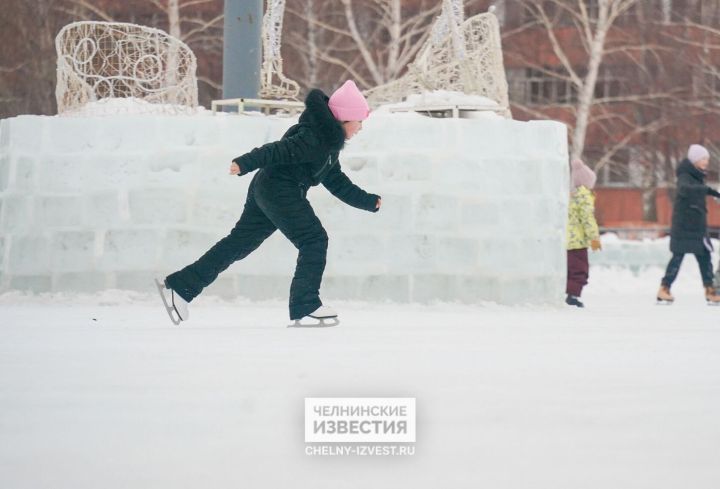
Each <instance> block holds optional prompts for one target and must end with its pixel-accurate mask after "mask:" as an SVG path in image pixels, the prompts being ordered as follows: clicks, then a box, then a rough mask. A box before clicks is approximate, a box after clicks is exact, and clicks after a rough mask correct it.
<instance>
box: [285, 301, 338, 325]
mask: <svg viewBox="0 0 720 489" xmlns="http://www.w3.org/2000/svg"><path fill="white" fill-rule="evenodd" d="M338 324H340V320H339V319H338V315H337V312H335V310H334V309H333V308H332V307H329V306H320V307H318V308H317V309H315V310H314V311H313V312H311V313H310V314H308V315H307V316H305V317H303V318H301V319H296V320H295V322H294V323H293V324H290V325H288V328H329V327H330V326H337V325H338Z"/></svg>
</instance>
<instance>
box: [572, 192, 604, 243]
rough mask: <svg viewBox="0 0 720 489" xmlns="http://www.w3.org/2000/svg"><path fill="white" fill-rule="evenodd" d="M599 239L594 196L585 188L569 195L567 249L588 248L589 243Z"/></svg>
mask: <svg viewBox="0 0 720 489" xmlns="http://www.w3.org/2000/svg"><path fill="white" fill-rule="evenodd" d="M599 238H600V231H599V230H598V225H597V221H596V220H595V196H594V195H593V193H592V192H591V191H590V189H588V188H587V187H585V186H582V185H581V186H580V187H578V188H577V190H575V192H573V193H572V194H570V205H569V208H568V226H567V249H568V250H578V249H581V248H589V247H590V242H591V241H592V240H594V239H599Z"/></svg>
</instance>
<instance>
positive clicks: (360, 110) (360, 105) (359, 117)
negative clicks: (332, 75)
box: [328, 80, 370, 122]
mask: <svg viewBox="0 0 720 489" xmlns="http://www.w3.org/2000/svg"><path fill="white" fill-rule="evenodd" d="M328 107H330V111H331V112H332V113H333V115H334V116H335V118H336V119H337V120H339V121H340V122H345V121H364V120H365V119H367V118H368V115H370V106H369V105H368V103H367V100H365V97H364V96H363V94H362V93H360V90H359V89H358V87H357V85H355V82H354V81H352V80H348V81H346V82H345V83H343V86H341V87H340V88H338V89H337V90H335V92H334V93H333V94H332V95H331V96H330V101H329V102H328Z"/></svg>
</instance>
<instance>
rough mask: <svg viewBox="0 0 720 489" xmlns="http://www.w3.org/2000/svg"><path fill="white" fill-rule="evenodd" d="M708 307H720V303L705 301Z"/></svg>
mask: <svg viewBox="0 0 720 489" xmlns="http://www.w3.org/2000/svg"><path fill="white" fill-rule="evenodd" d="M705 302H706V303H707V305H708V306H712V307H717V306H720V302H713V301H705Z"/></svg>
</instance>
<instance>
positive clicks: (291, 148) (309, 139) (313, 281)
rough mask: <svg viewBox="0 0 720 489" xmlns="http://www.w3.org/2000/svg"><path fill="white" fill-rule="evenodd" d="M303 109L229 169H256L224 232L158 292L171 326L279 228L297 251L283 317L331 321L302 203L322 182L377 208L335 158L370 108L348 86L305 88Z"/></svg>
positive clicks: (352, 201) (316, 234) (323, 250)
mask: <svg viewBox="0 0 720 489" xmlns="http://www.w3.org/2000/svg"><path fill="white" fill-rule="evenodd" d="M305 106H306V108H305V111H304V112H303V113H302V115H301V116H300V120H299V122H298V123H297V124H295V125H294V126H292V127H291V128H290V129H289V130H288V131H287V132H286V133H285V135H283V137H282V139H280V140H279V141H276V142H273V143H268V144H265V145H263V146H261V147H259V148H255V149H253V150H252V151H250V152H249V153H246V154H244V155H242V156H239V157H237V158H235V159H234V160H233V162H232V163H231V165H230V173H231V174H232V175H245V174H247V173H250V172H253V171H255V170H258V171H257V173H256V174H255V176H254V177H253V179H252V181H251V182H250V186H249V188H248V194H247V200H246V202H245V208H244V210H243V212H242V215H241V216H240V220H239V221H238V222H237V224H236V225H235V227H234V228H233V229H232V231H230V234H229V235H227V236H226V237H225V238H223V239H221V240H220V241H219V242H218V243H216V244H215V245H214V246H213V247H212V248H210V250H208V251H207V252H206V253H205V254H204V255H203V256H201V257H200V258H199V259H198V260H197V261H196V262H195V263H192V264H190V265H188V266H186V267H185V268H183V269H182V270H179V271H177V272H175V273H172V274H170V275H168V276H167V277H165V280H164V281H163V282H162V283H160V281H157V282H158V283H157V285H158V289H159V290H160V293H161V295H162V297H163V301H164V302H165V305H166V308H167V309H168V313H169V314H170V317H171V319H172V320H173V322H175V324H179V322H180V321H186V320H187V319H188V317H189V311H188V303H189V302H191V301H192V300H193V299H194V298H195V297H197V296H198V295H199V294H200V293H201V292H202V290H203V289H204V288H205V287H207V286H208V285H210V284H211V283H212V282H213V281H214V280H215V279H216V278H217V276H218V274H220V272H222V271H223V270H225V269H226V268H228V267H229V266H230V265H231V264H232V263H234V262H236V261H238V260H242V259H243V258H245V257H246V256H248V255H249V254H250V253H252V252H253V251H254V250H255V249H257V248H258V247H259V246H260V245H261V244H262V242H263V241H265V239H267V238H268V237H269V236H270V235H271V234H272V233H274V232H275V230H277V229H279V230H280V232H281V233H283V234H284V235H285V237H287V238H288V239H289V240H290V241H291V242H292V243H293V245H295V247H296V248H297V249H298V259H297V266H296V269H295V276H294V277H293V279H292V283H291V286H290V319H291V320H295V323H294V325H297V326H300V325H306V323H307V321H306V322H305V323H303V322H301V321H300V320H302V319H304V318H312V320H311V321H310V322H311V323H312V324H313V325H334V324H337V323H338V320H337V313H336V312H335V311H334V310H333V309H332V308H330V307H328V306H326V305H323V303H322V301H321V300H320V295H319V290H320V283H321V282H322V276H323V271H324V270H325V260H326V255H327V246H328V235H327V233H326V232H325V229H324V228H323V226H322V224H321V223H320V220H319V219H318V217H317V216H316V215H315V212H314V211H313V209H312V206H311V205H310V202H308V200H307V198H306V195H307V191H308V189H309V188H310V187H314V186H316V185H318V184H320V183H322V184H323V185H324V186H325V188H327V189H328V190H329V191H330V192H331V193H332V194H333V195H335V196H336V197H337V198H338V199H340V200H341V201H343V202H345V203H346V204H348V205H351V206H353V207H357V208H358V209H363V210H366V211H370V212H376V211H377V210H378V209H379V208H380V204H381V200H380V197H379V196H378V195H374V194H369V193H367V192H365V191H364V190H362V189H361V188H359V187H358V186H356V185H355V184H353V183H352V182H351V181H350V179H349V178H348V177H347V176H346V175H345V174H344V173H343V172H342V170H341V168H340V162H339V160H338V154H339V152H340V150H341V149H342V148H343V146H344V145H345V141H346V140H348V139H350V138H352V137H353V136H354V135H355V134H356V133H357V132H358V131H359V130H360V129H361V128H362V121H364V120H365V119H366V118H367V117H368V115H369V113H370V109H369V106H368V103H367V101H366V100H365V98H364V97H363V95H362V93H360V90H358V88H357V86H356V85H355V83H354V82H352V81H347V82H345V84H343V86H342V87H340V88H339V89H338V90H336V91H335V92H334V93H333V94H332V96H331V97H330V98H328V97H327V96H326V95H325V94H324V93H323V92H322V91H320V90H317V89H315V90H312V91H311V92H310V93H309V94H308V96H307V98H306V100H305Z"/></svg>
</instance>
